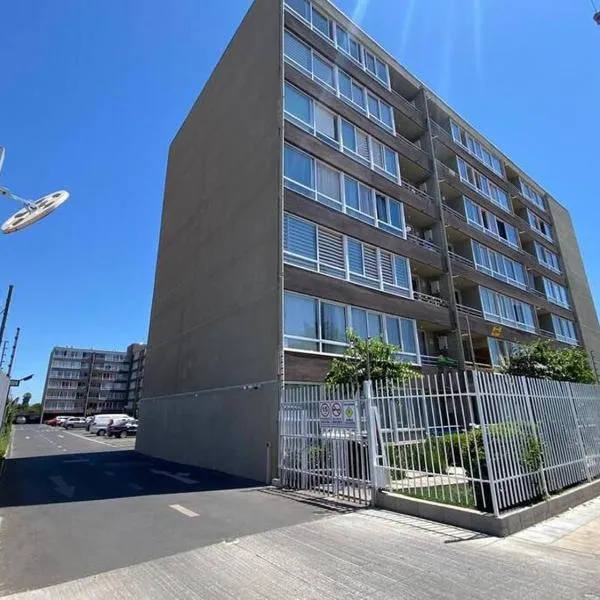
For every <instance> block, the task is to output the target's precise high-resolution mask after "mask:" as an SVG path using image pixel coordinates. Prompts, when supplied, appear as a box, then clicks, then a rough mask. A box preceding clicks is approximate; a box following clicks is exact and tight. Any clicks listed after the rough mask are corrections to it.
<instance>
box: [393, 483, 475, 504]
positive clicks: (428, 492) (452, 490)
mask: <svg viewBox="0 0 600 600" xmlns="http://www.w3.org/2000/svg"><path fill="white" fill-rule="evenodd" d="M395 493H397V494H402V495H403V496H410V497H411V498H417V499H419V500H430V501H431V502H440V503H442V504H451V505H452V506H462V507H463V508H475V498H474V496H473V490H472V489H471V487H470V486H467V487H466V488H465V487H464V486H463V485H458V486H456V485H432V486H431V487H428V488H419V489H414V490H402V491H396V492H395Z"/></svg>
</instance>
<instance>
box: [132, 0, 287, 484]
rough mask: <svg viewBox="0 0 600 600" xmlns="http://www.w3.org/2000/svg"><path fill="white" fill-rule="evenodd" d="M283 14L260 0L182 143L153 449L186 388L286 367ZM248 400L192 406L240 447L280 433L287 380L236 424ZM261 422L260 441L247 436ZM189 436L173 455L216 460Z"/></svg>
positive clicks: (157, 366) (165, 230)
mask: <svg viewBox="0 0 600 600" xmlns="http://www.w3.org/2000/svg"><path fill="white" fill-rule="evenodd" d="M281 12H282V6H281V2H280V1H279V0H256V1H255V2H254V4H253V5H252V7H251V8H250V10H249V11H248V13H247V15H246V17H245V18H244V20H243V22H242V24H241V25H240V27H239V29H238V31H237V32H236V34H235V36H234V38H233V39H232V41H231V43H230V44H229V46H228V48H227V50H226V51H225V53H224V55H223V57H222V58H221V60H220V62H219V64H218V66H217V67H216V69H215V70H214V72H213V74H212V75H211V77H210V79H209V81H208V82H207V84H206V86H205V87H204V89H203V91H202V94H201V95H200V97H199V98H198V100H197V101H196V103H195V104H194V106H193V108H192V110H191V111H190V113H189V115H188V116H187V118H186V119H185V122H184V124H183V126H182V127H181V129H180V131H179V132H178V133H177V135H176V137H175V139H174V140H173V143H172V144H171V148H170V152H169V164H168V169H167V180H166V185H165V197H164V205H163V214H162V222H161V232H160V241H159V252H158V259H157V265H156V277H155V286H154V298H153V303H152V312H151V319H150V331H149V340H148V353H147V359H146V368H145V377H144V392H143V396H144V399H143V400H142V404H144V403H146V407H145V408H143V409H142V410H141V416H142V423H141V429H140V431H141V432H143V433H141V435H140V438H139V443H138V447H139V449H140V450H141V451H144V452H148V453H150V454H155V455H157V456H159V455H160V452H159V449H161V448H163V449H165V451H166V448H165V446H164V445H163V442H162V441H161V440H160V439H159V438H161V437H165V436H168V435H169V431H170V430H171V428H176V427H179V426H180V424H176V423H175V421H174V419H172V418H170V417H169V418H168V419H166V421H165V423H162V424H161V425H160V426H159V425H158V421H157V420H156V418H155V415H154V416H153V415H152V413H151V407H156V409H157V410H158V407H159V406H160V409H161V410H162V404H163V403H164V402H167V400H165V399H164V398H169V400H168V402H169V403H171V404H169V405H168V406H169V409H168V411H167V412H170V411H172V412H173V415H180V414H183V412H182V411H183V409H181V410H180V409H179V408H178V407H177V406H176V404H177V403H178V402H183V400H181V399H180V397H178V396H174V395H175V394H181V393H187V392H197V391H199V390H213V389H222V388H236V386H243V385H246V384H249V383H254V382H269V383H270V384H272V383H273V382H276V381H277V380H278V379H279V377H280V370H281V363H282V361H281V360H280V346H281V333H280V332H281V325H280V323H281V287H280V252H281V250H280V248H281V169H280V159H281V122H282V113H281V91H282V63H281V36H282V32H281V19H282V16H281ZM266 390H269V392H267V391H266ZM157 397H161V398H162V399H161V400H160V401H158V400H157V401H156V402H148V401H147V400H146V399H148V398H157ZM237 398H238V396H237V392H236V391H235V390H234V391H232V392H230V393H229V392H223V393H219V395H218V396H215V397H214V400H213V401H211V403H209V404H207V403H204V402H200V401H199V402H198V404H197V405H194V404H193V402H191V404H190V406H195V408H196V410H195V411H193V412H192V413H190V412H189V406H188V405H187V404H186V407H187V408H186V411H187V412H185V414H186V415H187V417H186V418H189V419H193V420H194V422H195V428H193V430H194V431H195V434H196V435H197V436H200V437H204V436H208V438H209V439H213V437H212V436H216V437H219V436H220V439H222V442H223V444H222V445H223V447H228V448H231V447H232V446H233V445H236V444H245V443H249V444H254V443H256V444H257V445H258V446H259V447H261V448H264V446H265V443H266V442H267V441H273V442H275V441H276V439H272V438H276V427H275V426H276V420H277V409H278V395H277V393H276V386H274V385H268V386H266V387H265V388H263V392H262V393H261V394H256V395H255V396H254V399H253V400H248V398H247V397H246V396H244V397H243V402H244V403H245V402H254V403H256V404H257V406H256V407H255V408H256V410H254V411H248V412H244V410H245V409H243V410H242V409H240V410H242V412H243V414H245V415H246V417H247V418H246V419H245V420H243V421H235V422H234V425H235V426H234V427H232V422H231V421H230V420H227V419H225V413H224V412H223V413H222V412H221V411H219V410H217V408H216V406H215V405H214V404H215V403H218V401H223V402H224V403H228V402H235V401H236V400H235V399H237ZM240 398H241V396H240ZM217 399H218V400H217ZM240 402H242V400H240ZM230 408H232V407H231V406H230ZM207 411H208V412H207ZM164 414H167V413H164ZM207 415H208V416H210V418H207ZM144 420H146V422H144ZM265 421H266V424H265ZM165 427H166V428H167V429H166V430H165ZM236 428H237V429H236ZM253 430H256V431H257V432H258V433H257V435H256V438H255V441H254V438H252V437H251V436H247V435H246V433H247V431H253ZM267 432H268V437H269V440H266V439H265V436H266V435H267ZM261 436H262V437H261ZM188 443H189V440H180V442H179V446H177V444H176V445H175V446H172V447H171V446H170V447H169V457H170V458H173V459H174V460H175V459H177V456H181V457H184V456H185V457H186V460H187V461H189V462H194V463H195V464H200V465H207V464H208V462H209V461H208V459H207V458H206V457H205V456H201V455H197V454H195V453H193V452H192V453H190V450H189V449H188V448H184V446H185V444H188ZM194 448H199V446H194ZM261 451H262V450H261ZM247 452H248V455H249V456H254V455H255V454H254V448H247ZM234 454H235V453H234ZM263 458H264V457H263ZM224 461H225V462H224V463H223V465H222V467H223V468H222V469H221V470H230V472H236V473H237V474H241V475H244V474H246V475H248V473H243V472H241V471H240V469H239V468H235V469H234V468H233V466H232V465H233V464H232V463H231V460H230V458H227V459H224ZM210 464H211V466H212V467H213V468H219V464H218V463H217V462H215V461H210ZM224 465H227V469H226V468H225V467H224ZM260 470H261V471H262V472H263V473H264V460H263V459H262V458H261V468H260ZM251 471H252V472H253V473H254V474H256V469H255V468H254V467H253V468H252V469H251Z"/></svg>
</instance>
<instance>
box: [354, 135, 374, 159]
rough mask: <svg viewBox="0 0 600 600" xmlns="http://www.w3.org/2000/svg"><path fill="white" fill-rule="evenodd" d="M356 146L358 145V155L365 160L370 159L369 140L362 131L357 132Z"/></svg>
mask: <svg viewBox="0 0 600 600" xmlns="http://www.w3.org/2000/svg"><path fill="white" fill-rule="evenodd" d="M356 145H357V154H359V155H360V156H362V157H363V158H364V159H366V160H369V159H370V156H371V154H370V152H369V138H368V136H367V135H366V134H365V133H363V132H362V131H359V130H356Z"/></svg>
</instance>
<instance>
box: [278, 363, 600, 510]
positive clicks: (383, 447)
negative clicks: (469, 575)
mask: <svg viewBox="0 0 600 600" xmlns="http://www.w3.org/2000/svg"><path fill="white" fill-rule="evenodd" d="M279 466H280V477H281V480H282V484H283V485H285V486H287V487H293V488H301V489H307V490H312V491H318V492H320V493H323V494H327V495H334V496H338V497H344V498H346V499H350V500H354V501H357V502H359V503H362V504H367V503H369V502H370V501H371V499H372V498H373V497H374V496H373V494H372V491H373V490H375V489H384V490H388V491H391V492H395V493H400V494H406V495H410V496H412V497H415V498H419V499H425V500H432V501H437V502H442V503H449V504H455V505H459V506H464V507H469V508H475V509H478V510H481V511H485V512H493V513H494V514H496V515H498V514H500V513H501V512H502V511H505V510H508V509H510V508H514V507H518V506H522V505H526V504H530V503H532V502H535V501H538V500H541V499H544V498H546V497H547V496H548V495H550V494H554V493H557V492H559V491H561V490H563V489H566V488H569V487H571V486H573V485H577V484H579V483H582V482H586V481H591V480H592V479H595V478H600V386H597V385H583V384H572V383H566V382H558V381H546V380H539V379H527V378H524V377H511V376H506V375H498V374H496V373H490V372H481V371H466V372H454V373H445V374H440V375H431V376H424V377H421V378H418V379H414V380H410V381H407V382H400V381H391V380H388V381H377V382H373V383H370V382H366V383H365V384H364V386H362V387H359V386H338V387H326V386H318V385H311V386H305V385H295V386H289V387H287V388H286V391H285V396H284V398H283V400H282V403H281V411H280V464H279Z"/></svg>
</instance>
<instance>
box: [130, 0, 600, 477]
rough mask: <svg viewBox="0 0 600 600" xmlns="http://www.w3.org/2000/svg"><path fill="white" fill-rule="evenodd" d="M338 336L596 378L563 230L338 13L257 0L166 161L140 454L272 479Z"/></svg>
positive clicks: (564, 219)
mask: <svg viewBox="0 0 600 600" xmlns="http://www.w3.org/2000/svg"><path fill="white" fill-rule="evenodd" d="M282 90H283V93H282ZM508 126H509V125H508ZM348 328H352V329H354V330H355V331H356V332H357V333H359V335H362V336H371V337H374V336H382V337H383V338H384V339H386V340H387V341H389V342H392V343H394V344H396V345H397V346H398V347H399V348H400V357H401V358H402V359H403V360H407V361H410V362H412V363H414V364H416V365H419V366H422V367H423V368H424V369H427V366H428V365H431V364H433V363H435V362H436V360H437V357H438V356H439V355H440V354H447V355H448V356H449V357H451V358H454V359H455V360H456V361H457V365H458V366H459V367H463V366H467V367H472V366H474V365H477V366H479V367H487V368H491V367H492V366H494V365H498V364H499V362H500V360H501V357H502V356H503V355H506V354H507V353H508V352H509V351H510V348H511V345H512V344H513V343H520V342H529V341H531V340H534V339H537V338H539V337H546V338H549V339H552V340H554V341H555V342H556V343H560V344H566V345H573V346H579V345H582V346H583V347H585V348H586V350H588V351H589V352H590V353H593V355H594V356H595V357H598V358H600V333H599V329H598V321H597V317H596V312H595V308H594V304H593V301H592V297H591V293H590V290H589V286H588V282H587V279H586V275H585V271H584V267H583V263H582V259H581V256H580V253H579V250H578V246H577V240H576V237H575V233H574V231H573V226H572V223H571V220H570V217H569V214H568V212H567V211H566V209H565V208H564V207H563V206H561V205H560V204H558V202H556V200H554V199H553V198H552V197H551V196H550V195H549V194H548V193H547V192H546V191H545V190H544V189H543V188H542V187H541V186H539V185H538V184H537V183H535V182H534V181H533V180H532V179H531V178H530V177H528V176H527V175H526V174H525V173H524V172H523V171H522V170H521V169H520V168H519V167H518V166H517V165H515V164H514V163H513V162H512V161H511V160H510V159H509V158H508V157H507V156H506V155H504V154H503V153H502V152H500V151H499V150H498V149H497V148H495V147H494V146H493V145H492V144H491V143H490V142H488V141H487V140H486V139H485V138H484V137H483V136H482V135H481V134H479V133H478V132H477V131H476V130H475V129H474V128H473V127H471V126H470V125H469V124H468V123H467V122H466V121H465V120H464V119H462V118H461V117H460V116H459V115H457V114H456V113H455V112H454V111H453V110H452V109H451V108H450V107H448V106H447V105H446V104H445V103H444V102H443V100H441V99H440V98H439V97H437V96H436V95H435V94H434V93H433V92H432V91H431V90H428V89H427V88H425V87H424V86H423V84H422V83H421V82H419V81H418V80H417V79H416V78H415V77H413V76H412V75H411V74H410V73H408V72H407V71H406V70H405V69H404V68H403V67H402V66H401V65H399V64H398V63H397V62H396V61H395V60H394V59H393V57H391V56H390V55H389V54H387V53H386V52H385V51H384V50H383V49H382V48H381V47H379V46H378V45H377V43H376V42H375V41H373V40H372V39H370V38H369V37H368V36H366V35H365V34H364V33H363V32H362V31H360V30H359V29H358V28H357V27H356V26H355V25H353V24H352V23H351V22H350V21H349V20H348V19H347V18H346V17H345V16H344V15H343V14H342V13H340V12H339V11H338V10H337V9H336V8H335V7H334V6H333V5H332V4H330V3H329V2H326V1H324V0H315V1H314V2H311V1H308V0H285V2H284V3H281V2H278V1H275V0H256V1H255V2H254V4H253V5H252V7H251V9H250V10H249V12H248V14H247V15H246V17H245V19H244V21H243V22H242V24H241V26H240V28H239V29H238V31H237V33H236V35H235V37H234V38H233V40H232V42H231V43H230V45H229V47H228V48H227V50H226V52H225V54H224V55H223V57H222V58H221V61H220V62H219V64H218V66H217V67H216V69H215V70H214V72H213V74H212V75H211V78H210V80H209V81H208V82H207V84H206V86H205V87H204V90H203V92H202V94H201V96H200V97H199V98H198V100H197V101H196V103H195V104H194V106H193V108H192V110H191V111H190V113H189V115H188V116H187V118H186V120H185V122H184V124H183V126H182V128H181V129H180V131H179V132H178V133H177V135H176V137H175V139H174V140H173V142H172V144H171V147H170V152H169V163H168V171H167V181H166V188H165V199H164V206H163V215H162V226H161V235H160V244H159V252H158V260H157V268H156V280H155V289H154V300H153V307H152V314H151V323H150V333H149V347H148V359H147V368H146V375H145V391H144V401H143V402H142V405H141V416H142V419H143V427H142V428H141V429H140V434H139V436H138V448H139V449H140V450H142V451H144V452H148V453H150V454H154V455H157V456H161V457H164V458H168V459H171V460H178V461H181V462H186V461H187V462H192V463H195V464H200V465H202V466H205V467H210V468H216V469H220V470H224V471H228V472H232V473H237V474H240V475H246V476H250V477H254V478H256V479H268V477H269V474H270V469H272V467H273V465H274V461H275V458H276V452H275V447H276V445H277V439H278V428H277V414H278V402H279V394H280V392H281V388H282V385H283V384H284V383H285V384H287V385H291V384H293V383H294V382H319V381H322V380H323V378H324V375H325V373H326V372H327V370H328V368H329V365H330V362H331V358H332V356H336V355H339V354H341V353H342V352H343V350H344V347H345V344H346V330H347V329H348ZM167 411H168V414H169V419H168V420H166V419H165V418H164V415H166V414H167ZM171 428H172V429H173V431H170V429H171ZM187 429H189V433H190V435H189V436H180V435H174V434H175V433H176V432H184V431H187ZM183 440H185V442H184V441H183ZM190 440H193V441H190ZM184 445H185V446H184ZM265 465H267V466H265Z"/></svg>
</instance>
